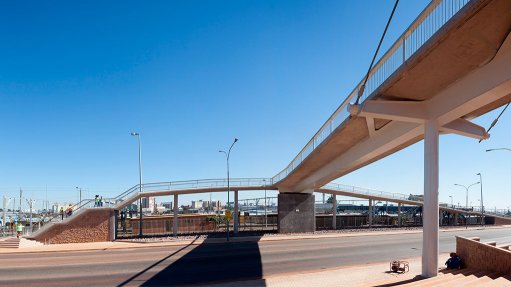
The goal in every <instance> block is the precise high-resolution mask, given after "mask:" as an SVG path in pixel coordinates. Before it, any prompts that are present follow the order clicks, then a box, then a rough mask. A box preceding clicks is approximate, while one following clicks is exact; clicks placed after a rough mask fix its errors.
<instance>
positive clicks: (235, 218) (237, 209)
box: [232, 190, 240, 234]
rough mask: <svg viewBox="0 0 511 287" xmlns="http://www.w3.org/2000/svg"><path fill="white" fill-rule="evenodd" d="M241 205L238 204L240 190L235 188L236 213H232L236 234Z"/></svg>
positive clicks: (236, 232) (235, 232)
mask: <svg viewBox="0 0 511 287" xmlns="http://www.w3.org/2000/svg"><path fill="white" fill-rule="evenodd" d="M238 214H239V205H238V191H237V190H235V191H234V213H233V215H232V217H233V219H234V228H233V232H234V234H238V230H239V218H240V217H239V215H238Z"/></svg>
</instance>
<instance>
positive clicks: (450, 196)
mask: <svg viewBox="0 0 511 287" xmlns="http://www.w3.org/2000/svg"><path fill="white" fill-rule="evenodd" d="M449 197H450V198H451V207H454V205H453V204H452V195H449Z"/></svg>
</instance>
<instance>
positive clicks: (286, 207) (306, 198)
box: [278, 192, 316, 233]
mask: <svg viewBox="0 0 511 287" xmlns="http://www.w3.org/2000/svg"><path fill="white" fill-rule="evenodd" d="M315 213H316V212H315V205H314V194H312V193H290V192H280V193H279V195H278V232H279V233H292V232H314V231H315V230H316V218H315Z"/></svg>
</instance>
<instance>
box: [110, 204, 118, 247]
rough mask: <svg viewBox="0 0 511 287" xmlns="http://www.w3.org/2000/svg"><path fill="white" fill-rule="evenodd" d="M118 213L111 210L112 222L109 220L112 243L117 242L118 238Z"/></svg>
mask: <svg viewBox="0 0 511 287" xmlns="http://www.w3.org/2000/svg"><path fill="white" fill-rule="evenodd" d="M117 213H118V211H117V210H113V209H112V210H111V211H110V220H109V223H110V224H109V229H110V230H109V232H108V233H109V234H108V238H109V239H110V241H115V239H116V237H117Z"/></svg>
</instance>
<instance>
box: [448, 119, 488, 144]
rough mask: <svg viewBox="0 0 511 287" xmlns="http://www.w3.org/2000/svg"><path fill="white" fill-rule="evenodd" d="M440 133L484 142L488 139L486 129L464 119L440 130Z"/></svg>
mask: <svg viewBox="0 0 511 287" xmlns="http://www.w3.org/2000/svg"><path fill="white" fill-rule="evenodd" d="M440 131H441V132H445V133H452V134H458V135H462V136H466V137H471V138H475V139H478V140H485V139H488V138H490V134H489V133H487V132H486V129H485V128H483V127H481V126H479V125H476V124H474V123H472V122H470V121H468V120H465V119H457V120H454V121H452V122H450V123H448V124H445V125H444V126H442V127H441V128H440Z"/></svg>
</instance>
